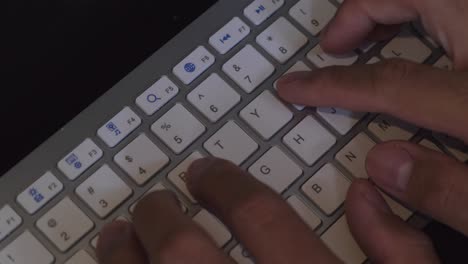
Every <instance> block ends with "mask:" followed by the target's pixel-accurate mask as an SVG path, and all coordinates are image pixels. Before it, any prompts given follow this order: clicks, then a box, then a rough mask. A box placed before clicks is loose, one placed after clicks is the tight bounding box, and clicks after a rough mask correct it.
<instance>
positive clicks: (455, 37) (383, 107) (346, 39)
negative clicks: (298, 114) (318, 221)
mask: <svg viewBox="0 0 468 264" xmlns="http://www.w3.org/2000/svg"><path fill="white" fill-rule="evenodd" d="M466 7H468V2H466V1H457V0H455V1H445V2H443V3H442V2H440V3H437V2H436V1H419V0H396V1H389V0H380V1H375V0H345V3H344V4H343V6H342V8H341V9H340V11H339V12H338V14H337V16H336V17H335V19H334V20H333V21H332V22H331V23H330V25H329V26H328V28H327V30H326V32H324V33H323V34H322V42H321V45H322V48H323V49H324V50H326V51H327V52H331V53H341V52H346V51H349V50H352V49H354V48H356V47H357V46H359V44H360V43H362V42H363V41H364V40H365V39H367V38H373V39H381V38H385V37H388V36H391V35H392V34H394V33H395V32H394V30H393V25H398V24H400V23H403V22H407V21H411V20H414V19H416V18H417V17H421V19H422V21H423V23H424V25H425V26H426V29H427V30H428V31H429V32H430V33H431V34H432V36H433V37H434V38H435V39H436V40H438V41H439V42H440V43H441V44H442V45H443V46H444V47H445V49H446V50H447V52H448V54H449V55H450V56H451V57H452V60H453V61H454V62H455V68H456V69H458V70H459V71H458V72H448V71H442V70H438V69H434V68H432V67H430V66H425V65H418V64H414V63H411V62H407V61H402V60H389V61H383V62H381V63H377V64H375V65H355V66H352V67H329V68H325V69H320V70H316V71H313V72H312V73H310V72H308V73H293V74H289V75H287V76H285V78H283V79H282V80H280V81H279V82H278V92H279V94H280V96H281V97H282V98H283V99H285V100H286V101H288V102H291V103H295V104H302V105H309V106H314V107H341V108H346V109H350V110H354V111H358V112H377V113H386V114H389V115H392V116H396V117H399V118H400V119H403V120H405V121H408V122H411V123H414V124H416V125H419V126H421V127H425V128H428V129H432V130H435V131H438V132H443V133H446V134H449V135H451V136H453V137H456V138H459V139H461V140H463V141H464V142H465V143H468V126H466V124H467V123H468V115H467V113H468V104H467V102H468V75H467V74H466V72H462V71H463V70H465V69H467V67H468V56H467V55H468V46H466V43H468V31H466V29H464V28H463V26H461V25H462V24H463V17H465V16H466V15H467V14H468V9H467V8H466ZM389 28H390V31H385V30H386V29H389ZM366 167H367V172H368V174H369V176H370V178H371V179H372V181H373V182H374V183H375V184H376V185H378V186H379V187H380V188H381V189H383V190H384V191H386V192H387V193H389V194H391V195H392V196H394V197H395V198H397V199H399V200H400V201H402V202H404V203H406V204H407V205H409V206H410V207H412V208H414V209H416V210H418V211H420V212H422V213H424V214H427V215H429V216H432V217H433V218H434V219H436V220H438V221H440V222H443V223H446V224H448V225H449V226H451V227H453V228H454V229H456V230H458V231H460V232H461V233H463V234H465V235H468V213H467V212H466V210H464V207H465V205H466V203H467V202H468V168H467V166H466V165H464V164H461V163H459V162H457V161H455V160H454V159H451V158H449V157H447V156H445V155H442V154H439V153H437V152H435V151H431V150H428V149H425V148H423V147H421V146H418V145H414V144H412V143H408V142H388V143H383V144H380V145H378V146H376V147H375V148H374V149H373V150H372V151H370V153H369V154H368V157H367V162H366ZM359 185H360V186H361V188H364V189H368V188H370V186H367V185H365V184H362V183H361V182H359V181H358V182H355V183H353V185H352V187H351V189H350V192H349V194H348V198H347V202H346V203H347V207H346V209H347V210H346V212H347V217H348V223H349V226H350V229H351V232H352V233H353V235H354V236H355V238H356V240H357V242H358V244H359V245H360V246H361V248H362V249H363V250H364V252H366V254H367V255H368V256H369V258H370V259H371V260H372V261H373V262H377V263H380V262H386V263H387V262H388V263H400V262H403V263H411V262H418V263H431V262H437V261H438V260H437V257H434V255H435V254H434V253H433V252H432V250H431V249H429V247H426V246H421V247H418V246H415V245H418V244H419V245H424V244H426V243H429V242H428V240H427V238H425V236H424V235H423V234H422V233H421V232H418V231H415V230H411V231H410V229H409V228H408V227H405V228H404V229H405V230H407V231H402V230H403V227H402V226H400V228H391V227H390V226H387V224H388V222H389V220H385V218H381V219H380V221H379V220H377V218H372V217H366V216H369V215H370V209H369V208H366V207H367V205H366V204H365V203H362V202H358V201H357V198H356V197H357V192H356V191H355V190H356V189H358V187H357V186H359ZM366 186H367V187H366ZM375 199H377V198H375ZM377 200H381V199H380V198H378V199H377ZM423 241H426V242H423ZM426 245H427V244H426ZM405 248H406V250H405ZM418 248H419V250H418ZM422 248H424V250H422ZM418 252H419V253H418ZM431 255H432V256H431Z"/></svg>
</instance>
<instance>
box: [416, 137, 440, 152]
mask: <svg viewBox="0 0 468 264" xmlns="http://www.w3.org/2000/svg"><path fill="white" fill-rule="evenodd" d="M419 145H421V146H423V147H426V148H428V149H430V150H434V151H437V152H440V153H443V151H442V150H441V149H440V148H439V146H437V145H436V144H435V143H434V142H432V141H431V140H429V139H423V140H421V142H419Z"/></svg>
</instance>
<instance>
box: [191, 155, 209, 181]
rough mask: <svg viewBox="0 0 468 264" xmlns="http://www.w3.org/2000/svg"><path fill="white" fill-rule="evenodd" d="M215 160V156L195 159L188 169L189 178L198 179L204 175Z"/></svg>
mask: <svg viewBox="0 0 468 264" xmlns="http://www.w3.org/2000/svg"><path fill="white" fill-rule="evenodd" d="M214 161H215V159H214V158H203V159H199V160H196V161H194V162H193V163H192V164H191V165H190V167H189V169H188V174H187V180H188V181H189V182H196V181H198V180H199V179H200V178H201V177H203V175H205V173H206V172H207V171H208V170H209V168H210V167H211V166H212V164H213V162H214Z"/></svg>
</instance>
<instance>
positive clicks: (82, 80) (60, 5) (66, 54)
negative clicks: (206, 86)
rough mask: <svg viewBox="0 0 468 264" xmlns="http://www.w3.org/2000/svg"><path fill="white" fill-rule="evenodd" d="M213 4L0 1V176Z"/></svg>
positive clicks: (204, 0)
mask: <svg viewBox="0 0 468 264" xmlns="http://www.w3.org/2000/svg"><path fill="white" fill-rule="evenodd" d="M214 2H215V0H199V1H185V0H170V1H157V0H139V1H131V0H101V1H91V0H83V1H71V0H65V1H56V0H53V1H32V0H28V1H24V0H6V1H4V2H3V3H2V4H0V22H1V23H0V32H1V35H0V54H1V56H0V58H1V59H0V65H1V68H0V72H1V73H0V76H1V78H0V87H1V96H0V114H1V118H2V121H3V122H2V125H1V129H0V138H1V141H2V143H1V146H2V154H1V155H0V157H2V161H1V162H0V175H2V174H3V173H4V172H6V171H7V170H8V169H9V168H11V167H12V166H14V165H15V163H17V162H18V161H19V160H20V159H22V158H23V157H24V156H26V155H27V154H28V153H29V152H30V151H31V150H33V149H34V148H35V147H37V146H38V145H39V144H41V143H42V142H43V141H44V140H45V139H47V138H48V137H49V136H51V135H52V134H53V133H54V132H55V131H57V130H58V129H60V127H61V126H63V125H64V124H65V123H66V122H68V121H69V120H70V119H71V118H73V117H74V116H76V115H77V114H78V113H79V112H80V111H81V110H83V109H84V108H86V106H88V105H89V104H90V103H92V102H93V101H94V100H95V99H96V98H97V97H99V96H100V95H101V94H103V93H104V92H105V91H107V90H108V89H109V88H111V87H112V86H113V85H114V84H115V83H117V82H118V81H119V80H120V79H122V78H123V77H125V75H127V74H128V73H129V72H130V71H131V70H132V69H134V68H135V67H136V66H137V65H138V64H139V63H141V62H142V61H143V60H144V59H146V58H147V57H148V56H150V55H151V54H152V53H153V52H154V51H156V50H157V49H158V48H159V47H161V46H162V45H163V44H164V43H165V42H166V41H167V40H169V39H170V38H171V37H172V36H174V35H175V34H177V33H178V32H179V31H180V30H181V29H182V28H184V27H185V26H186V25H187V24H188V23H190V22H191V21H192V20H193V19H194V18H196V17H197V16H198V15H200V14H201V13H202V12H203V11H204V10H206V9H207V8H208V7H209V6H210V5H211V4H213V3H214ZM169 66H170V65H168V67H169ZM425 232H426V233H427V234H428V235H429V236H431V238H432V239H433V241H434V244H435V247H436V249H437V251H438V252H439V254H440V256H441V257H442V260H443V262H444V263H468V256H467V255H466V253H465V251H466V249H467V248H468V239H466V238H465V237H463V236H462V235H460V234H458V233H456V232H454V231H452V230H451V229H449V228H447V227H445V226H443V225H441V224H438V223H432V224H430V225H429V226H428V227H427V228H426V229H425Z"/></svg>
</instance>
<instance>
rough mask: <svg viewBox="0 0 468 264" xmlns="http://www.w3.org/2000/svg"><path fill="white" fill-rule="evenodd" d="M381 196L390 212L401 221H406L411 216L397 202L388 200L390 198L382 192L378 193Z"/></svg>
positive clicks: (408, 211) (409, 212) (411, 213)
mask: <svg viewBox="0 0 468 264" xmlns="http://www.w3.org/2000/svg"><path fill="white" fill-rule="evenodd" d="M380 194H382V196H383V198H384V200H385V202H387V204H388V206H389V207H390V209H391V210H392V212H393V213H394V214H396V215H398V216H399V217H400V218H401V219H402V220H403V221H406V220H408V219H409V218H410V217H411V216H412V215H413V212H411V211H410V210H408V209H407V208H406V207H404V206H403V205H401V204H400V203H398V202H397V201H395V200H393V199H392V198H390V196H388V195H386V194H385V193H383V192H380Z"/></svg>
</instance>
